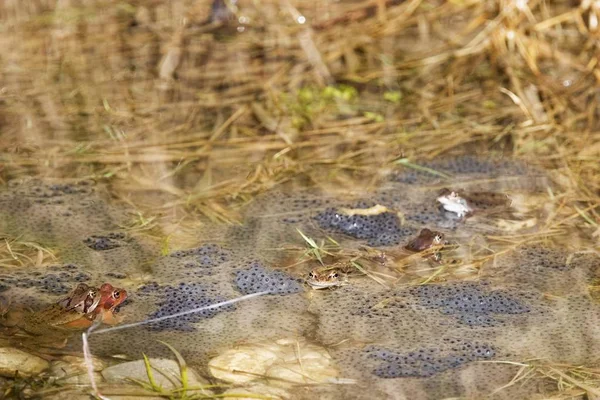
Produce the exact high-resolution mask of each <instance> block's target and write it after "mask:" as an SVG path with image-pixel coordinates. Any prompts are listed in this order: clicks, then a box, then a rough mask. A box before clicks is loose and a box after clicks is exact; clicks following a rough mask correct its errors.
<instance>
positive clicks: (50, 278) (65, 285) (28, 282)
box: [0, 264, 91, 295]
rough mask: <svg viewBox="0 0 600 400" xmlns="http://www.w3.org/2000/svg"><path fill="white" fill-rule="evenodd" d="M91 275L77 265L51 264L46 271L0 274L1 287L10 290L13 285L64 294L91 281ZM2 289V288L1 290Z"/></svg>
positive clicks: (47, 292)
mask: <svg viewBox="0 0 600 400" xmlns="http://www.w3.org/2000/svg"><path fill="white" fill-rule="evenodd" d="M90 280H91V276H90V275H89V274H88V273H85V272H83V271H80V270H79V268H78V267H77V266H76V265H73V264H67V265H55V266H50V267H48V269H47V270H46V271H44V272H41V271H30V272H22V271H19V272H15V273H13V274H11V275H8V274H7V275H2V276H0V288H2V289H3V290H8V289H10V288H11V287H16V288H22V289H30V288H35V289H37V290H39V291H40V292H42V293H46V294H53V295H64V294H67V293H69V292H70V291H71V290H73V288H74V287H75V286H76V285H77V284H78V283H80V282H89V281H90ZM0 291H2V290H0Z"/></svg>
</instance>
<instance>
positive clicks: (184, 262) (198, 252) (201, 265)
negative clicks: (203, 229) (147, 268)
mask: <svg viewBox="0 0 600 400" xmlns="http://www.w3.org/2000/svg"><path fill="white" fill-rule="evenodd" d="M233 257H234V254H233V252H232V251H230V250H227V249H223V248H221V247H220V246H217V245H215V244H205V245H202V246H200V247H197V248H193V249H185V250H177V251H174V252H172V253H170V254H168V255H166V256H163V257H159V258H158V259H157V260H156V262H155V263H154V264H153V265H152V273H153V275H154V276H155V277H157V278H159V279H165V280H167V281H169V282H172V281H173V280H175V281H180V280H190V279H198V280H200V281H201V280H202V279H203V278H204V277H209V276H214V275H218V274H221V273H223V274H224V276H225V275H226V274H225V272H227V271H229V270H230V262H231V260H233Z"/></svg>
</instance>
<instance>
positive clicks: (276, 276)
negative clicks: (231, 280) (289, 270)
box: [235, 262, 304, 294]
mask: <svg viewBox="0 0 600 400" xmlns="http://www.w3.org/2000/svg"><path fill="white" fill-rule="evenodd" d="M235 285H236V286H237V288H238V289H239V291H240V292H242V293H243V294H250V293H257V292H269V293H270V294H292V293H298V292H301V291H302V290H304V289H303V287H302V283H301V281H300V280H299V279H296V278H294V277H292V276H290V275H288V274H286V273H284V272H281V271H275V270H270V269H267V268H266V267H264V266H263V265H262V264H261V263H259V262H253V263H251V266H250V268H247V269H243V270H240V271H237V272H236V273H235Z"/></svg>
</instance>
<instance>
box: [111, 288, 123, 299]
mask: <svg viewBox="0 0 600 400" xmlns="http://www.w3.org/2000/svg"><path fill="white" fill-rule="evenodd" d="M112 297H113V299H118V298H119V297H121V291H120V290H115V291H114V292H113V293H112Z"/></svg>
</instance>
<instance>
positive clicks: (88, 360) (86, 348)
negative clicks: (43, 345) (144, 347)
mask: <svg viewBox="0 0 600 400" xmlns="http://www.w3.org/2000/svg"><path fill="white" fill-rule="evenodd" d="M268 293H269V292H258V293H251V294H247V295H245V296H242V297H236V298H235V299H231V300H227V301H223V302H221V303H216V304H211V305H208V306H204V307H200V308H194V309H192V310H187V311H182V312H179V313H176V314H172V315H165V316H164V317H160V318H153V319H149V320H145V321H140V322H134V323H131V324H125V325H120V326H115V327H112V328H105V329H100V330H96V328H97V327H98V326H100V320H98V321H96V322H95V323H94V324H93V325H92V326H90V327H89V329H88V330H87V331H86V332H84V333H82V334H81V338H82V340H83V359H84V361H85V366H86V369H87V373H88V377H89V378H90V383H91V385H92V389H93V390H94V395H95V396H96V397H98V398H100V399H102V400H110V399H109V398H108V397H105V396H102V394H100V392H99V391H98V386H97V385H96V379H95V377H94V364H93V363H92V352H91V351H90V344H89V342H88V337H89V336H90V335H91V334H92V333H96V334H98V333H106V332H112V331H118V330H120V329H127V328H133V327H135V326H140V325H146V324H150V323H153V322H157V321H164V320H166V319H171V318H177V317H181V316H183V315H188V314H194V313H197V312H200V311H204V310H212V309H213V308H219V307H223V306H228V305H230V304H233V303H237V302H240V301H243V300H248V299H251V298H253V297H258V296H262V295H264V294H268Z"/></svg>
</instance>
